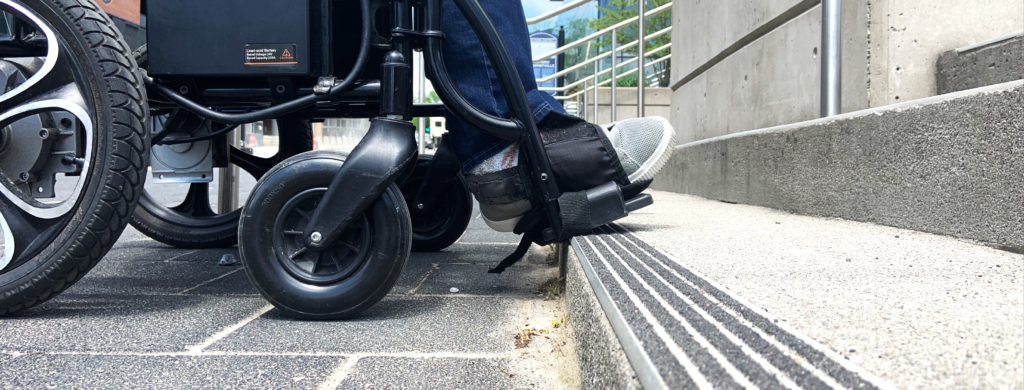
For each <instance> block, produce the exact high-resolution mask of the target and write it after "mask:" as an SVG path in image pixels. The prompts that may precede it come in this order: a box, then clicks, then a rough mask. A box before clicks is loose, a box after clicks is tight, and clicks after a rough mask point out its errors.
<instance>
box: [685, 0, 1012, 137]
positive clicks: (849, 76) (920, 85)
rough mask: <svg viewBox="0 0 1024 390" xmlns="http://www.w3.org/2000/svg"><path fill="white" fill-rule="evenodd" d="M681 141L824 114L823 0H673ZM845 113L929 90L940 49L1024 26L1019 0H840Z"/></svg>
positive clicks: (927, 93)
mask: <svg viewBox="0 0 1024 390" xmlns="http://www.w3.org/2000/svg"><path fill="white" fill-rule="evenodd" d="M672 12H673V16H672V17H673V25H674V26H675V28H674V30H673V32H672V53H673V54H672V55H673V59H672V61H673V63H672V91H673V92H672V97H671V99H672V111H671V115H670V116H669V117H670V120H671V121H672V123H673V125H674V126H675V127H676V130H677V133H678V134H677V139H678V141H679V142H680V143H686V142H692V141H696V140H700V139H705V138H708V137H714V136H719V135H724V134H731V133H735V132H740V131H747V130H753V129H758V128H765V127H771V126H777V125H782V124H787V123H794V122H799V121H804V120H810V119H814V118H817V117H818V113H819V96H820V92H819V88H820V57H819V55H818V54H819V53H818V51H819V50H820V45H821V42H820V39H821V35H820V32H821V6H820V0H762V1H743V0H717V1H706V0H677V1H675V2H674V5H673V10H672ZM842 12H843V22H842V23H843V25H842V35H843V107H842V109H843V112H851V111H856V110H860V109H865V108H868V107H875V106H879V105H885V104H890V103H895V102H901V101H906V100H908V99H917V98H921V97H926V96H932V95H935V93H936V86H935V85H936V78H935V74H936V65H935V64H936V62H937V60H938V57H939V55H940V54H941V53H943V52H945V51H948V50H951V49H955V48H957V47H961V46H965V45H968V44H973V43H978V42H982V41H985V40H988V39H992V38H995V37H998V36H1002V35H1006V34H1009V33H1012V32H1015V31H1018V30H1021V29H1022V28H1024V1H1021V0H966V1H964V0H859V1H858V0H846V1H843V9H842Z"/></svg>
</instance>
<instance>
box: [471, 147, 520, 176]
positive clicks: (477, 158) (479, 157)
mask: <svg viewBox="0 0 1024 390" xmlns="http://www.w3.org/2000/svg"><path fill="white" fill-rule="evenodd" d="M509 145H512V141H509V140H504V139H500V138H499V139H498V141H497V142H495V143H494V144H493V145H491V146H490V147H489V148H486V149H484V150H483V151H482V152H480V153H477V154H475V155H473V157H470V158H469V160H466V161H465V162H463V163H462V173H466V172H469V171H471V170H472V169H473V168H476V166H477V165H480V163H482V162H484V160H486V159H489V158H491V157H493V156H494V155H496V154H498V153H500V152H501V151H502V150H505V148H507V147H508V146H509Z"/></svg>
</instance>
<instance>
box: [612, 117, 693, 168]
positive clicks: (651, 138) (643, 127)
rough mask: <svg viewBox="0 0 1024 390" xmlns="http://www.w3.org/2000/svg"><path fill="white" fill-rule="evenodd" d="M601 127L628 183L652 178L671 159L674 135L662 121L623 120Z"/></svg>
mask: <svg viewBox="0 0 1024 390" xmlns="http://www.w3.org/2000/svg"><path fill="white" fill-rule="evenodd" d="M603 127H604V128H605V130H607V131H608V139H609V140H611V141H612V145H614V146H615V153H616V154H618V156H619V162H620V163H621V164H622V169H623V170H624V171H626V174H627V175H629V182H630V183H636V182H640V181H645V180H652V179H654V175H657V174H658V172H659V171H661V168H664V167H665V164H666V163H668V159H669V158H670V157H672V149H673V146H675V138H676V132H675V130H673V129H672V125H671V124H669V123H668V121H667V120H665V118H662V117H659V116H654V117H648V118H636V119H626V120H623V121H619V122H614V123H611V124H608V125H606V126H603Z"/></svg>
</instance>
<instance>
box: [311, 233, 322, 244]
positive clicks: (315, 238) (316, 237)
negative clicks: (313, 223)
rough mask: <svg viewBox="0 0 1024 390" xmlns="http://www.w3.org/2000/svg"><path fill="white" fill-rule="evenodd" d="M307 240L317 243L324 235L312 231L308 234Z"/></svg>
mask: <svg viewBox="0 0 1024 390" xmlns="http://www.w3.org/2000/svg"><path fill="white" fill-rule="evenodd" d="M309 240H310V241H312V242H315V243H319V242H320V241H323V240H324V236H323V235H322V234H320V232H313V233H312V234H310V235H309Z"/></svg>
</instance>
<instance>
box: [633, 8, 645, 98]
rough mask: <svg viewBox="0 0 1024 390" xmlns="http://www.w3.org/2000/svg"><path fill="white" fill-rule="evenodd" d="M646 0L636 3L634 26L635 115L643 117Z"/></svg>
mask: <svg viewBox="0 0 1024 390" xmlns="http://www.w3.org/2000/svg"><path fill="white" fill-rule="evenodd" d="M646 2H647V0H638V1H637V2H636V3H637V4H636V10H637V13H636V14H637V15H638V16H639V17H640V18H639V19H638V20H637V26H636V39H637V42H636V50H637V51H636V54H637V65H636V66H637V70H636V74H637V77H636V117H637V118H643V117H644V87H646V86H647V66H646V63H647V54H646V50H647V39H646V35H645V34H647V31H646V28H645V27H646V26H645V25H646V24H647V23H646V21H645V20H644V19H646V18H644V12H645V11H646V8H647V7H646V4H645V3H646Z"/></svg>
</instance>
